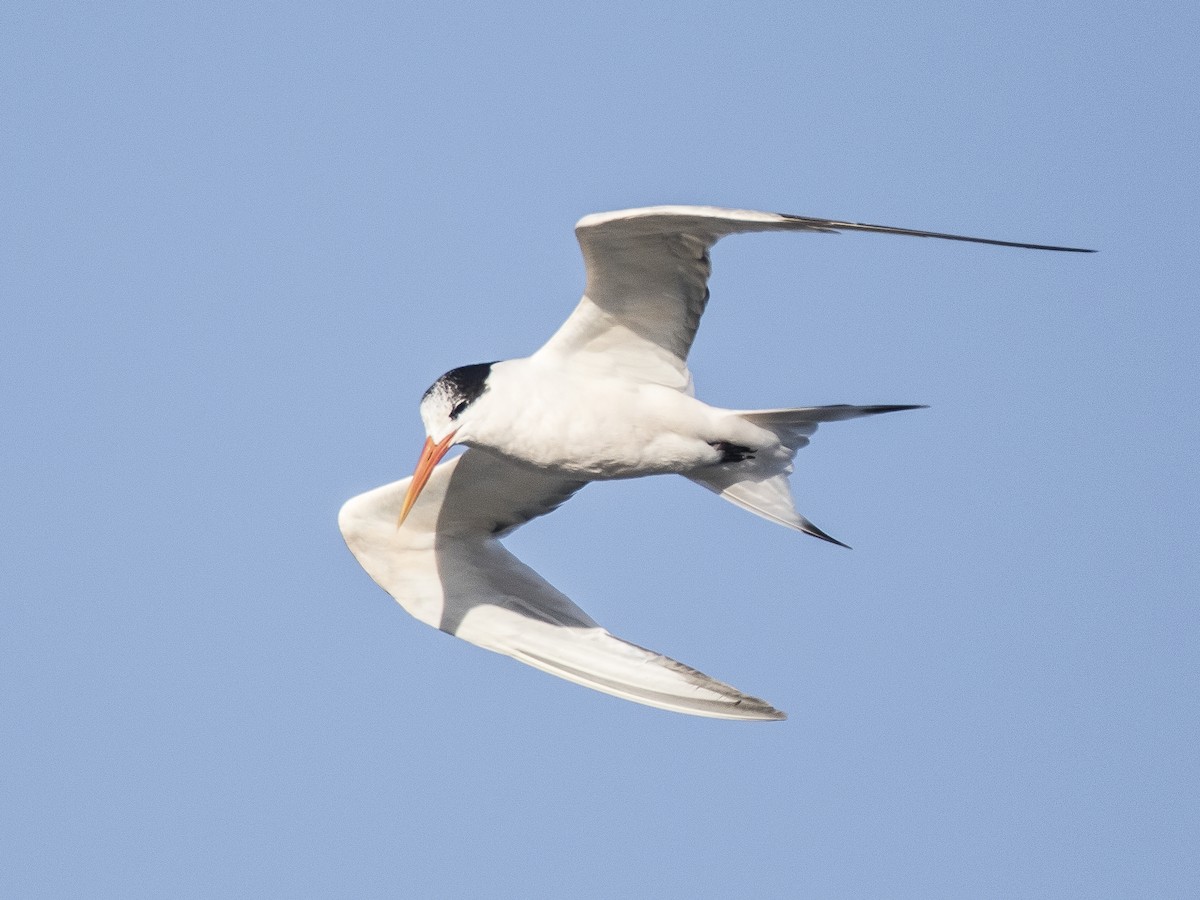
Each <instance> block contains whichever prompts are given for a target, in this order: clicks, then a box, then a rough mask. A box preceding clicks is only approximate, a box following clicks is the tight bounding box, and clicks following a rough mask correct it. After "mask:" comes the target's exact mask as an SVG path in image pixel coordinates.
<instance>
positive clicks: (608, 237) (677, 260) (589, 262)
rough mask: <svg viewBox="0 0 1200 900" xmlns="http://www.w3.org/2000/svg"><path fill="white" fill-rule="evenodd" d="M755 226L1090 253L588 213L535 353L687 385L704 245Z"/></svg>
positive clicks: (702, 294)
mask: <svg viewBox="0 0 1200 900" xmlns="http://www.w3.org/2000/svg"><path fill="white" fill-rule="evenodd" d="M754 231H809V232H838V231H871V232H879V233H883V234H900V235H908V236H910V237H932V238H943V239H945V240H952V241H969V242H971V243H977V244H994V245H997V246H1001V247H1024V248H1027V249H1033V250H1066V251H1074V252H1090V251H1080V250H1078V248H1074V247H1052V246H1047V245H1043V244H1024V243H1015V242H1012V241H996V240H991V239H989V238H976V237H967V236H965V235H958V234H945V233H942V232H936V231H918V230H915V229H911V228H895V227H892V226H889V225H868V224H865V223H861V222H842V221H838V220H837V219H821V218H814V217H811V216H789V215H782V214H779V213H767V212H755V211H753V210H744V209H720V208H717V207H711V206H650V207H645V208H642V209H626V210H619V211H617V212H607V213H596V214H593V215H590V216H585V217H584V218H582V219H580V220H579V222H578V223H577V224H576V226H575V234H576V237H578V239H579V246H580V249H581V250H582V251H583V260H584V264H585V265H586V267H587V287H586V288H585V290H584V295H583V298H582V299H581V300H580V302H579V305H578V306H577V307H576V309H575V311H574V312H573V313H572V314H571V316H570V318H568V319H567V321H566V322H565V323H564V324H563V325H562V327H561V328H560V329H559V330H558V331H557V332H556V333H555V334H554V336H553V337H552V338H551V339H550V341H549V342H548V343H547V344H546V345H545V346H544V347H543V348H542V349H541V350H540V351H539V353H543V354H558V355H561V356H570V357H572V361H573V362H575V363H576V364H578V365H581V366H588V367H591V368H593V369H599V370H609V371H619V372H621V373H622V374H623V375H624V376H625V377H628V378H635V379H639V380H643V381H648V382H653V383H656V384H664V385H668V386H671V387H675V388H678V389H680V390H685V391H686V390H690V384H691V379H690V376H689V374H688V371H687V356H688V352H689V350H690V349H691V346H692V341H693V339H694V338H695V336H696V329H697V328H698V327H699V325H700V317H701V316H702V315H703V313H704V307H705V305H706V304H707V303H708V276H709V273H710V271H711V264H710V262H709V256H708V251H709V249H710V248H711V247H712V245H713V244H715V243H716V242H717V241H718V240H720V239H721V238H722V237H725V236H726V235H730V234H741V233H744V232H754Z"/></svg>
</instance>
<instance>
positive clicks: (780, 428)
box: [688, 404, 922, 547]
mask: <svg viewBox="0 0 1200 900" xmlns="http://www.w3.org/2000/svg"><path fill="white" fill-rule="evenodd" d="M921 408H922V407H920V406H849V405H846V404H839V405H837V406H809V407H800V408H797V409H760V410H743V411H739V412H737V413H736V415H738V416H740V417H741V418H743V419H745V420H746V421H748V422H750V423H751V424H754V425H757V426H759V427H760V428H765V429H767V430H768V431H771V432H774V434H775V436H776V437H777V438H778V439H779V444H778V445H777V446H775V447H771V448H767V449H766V450H763V451H759V452H757V453H755V454H754V455H753V456H752V457H750V458H747V459H744V460H740V461H738V462H730V463H722V464H718V465H715V466H712V467H710V468H708V469H703V470H701V471H699V472H693V473H691V474H690V475H688V478H690V479H691V480H692V481H694V482H696V483H697V484H699V485H701V486H703V487H706V488H708V489H709V490H710V491H714V492H716V493H717V494H720V495H721V496H722V497H723V498H725V499H726V500H728V501H729V502H730V503H735V504H737V505H738V506H740V507H742V509H746V510H749V511H750V512H752V513H754V514H755V515H759V516H762V517H763V518H764V519H769V520H770V521H772V522H777V523H778V524H780V525H784V526H786V527H788V528H794V529H796V530H797V531H803V532H804V533H805V534H811V535H812V536H813V537H818V538H821V540H824V541H829V542H830V543H832V544H837V545H839V546H841V547H845V546H847V545H846V544H843V543H842V542H841V541H839V540H837V539H836V538H833V537H830V536H829V535H828V534H826V533H825V532H824V531H822V530H821V529H820V528H818V527H817V526H816V525H814V524H813V523H812V522H810V521H809V520H808V519H806V518H805V517H804V516H802V515H800V513H798V512H796V507H795V504H794V503H793V501H792V492H791V488H790V487H789V486H788V476H789V475H791V474H792V458H793V457H794V456H795V455H796V451H797V450H799V449H800V448H801V447H804V446H807V444H808V439H809V438H810V437H811V436H812V434H813V432H815V431H816V430H817V424H818V423H820V422H840V421H842V420H844V419H856V418H858V417H860V416H872V415H876V414H878V413H885V412H897V411H899V410H905V409H921Z"/></svg>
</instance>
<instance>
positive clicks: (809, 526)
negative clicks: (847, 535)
mask: <svg viewBox="0 0 1200 900" xmlns="http://www.w3.org/2000/svg"><path fill="white" fill-rule="evenodd" d="M800 530H801V531H803V532H804V533H805V534H809V535H812V536H813V537H815V538H820V539H821V540H823V541H829V543H831V544H837V545H838V546H839V547H845V548H846V549H847V550H852V549H853V548H852V547H851V546H850V545H849V544H844V543H842V542H841V541H839V540H838V539H837V538H835V537H834V536H833V535H830V534H826V533H825V532H824V531H822V530H821V529H820V528H818V527H817V526H816V525H814V524H813V523H812V522H810V521H809V520H808V519H806V518H804V516H800Z"/></svg>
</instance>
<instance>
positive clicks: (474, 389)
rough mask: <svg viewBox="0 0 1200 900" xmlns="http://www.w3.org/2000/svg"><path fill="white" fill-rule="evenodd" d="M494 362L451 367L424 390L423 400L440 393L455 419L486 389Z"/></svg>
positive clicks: (452, 417) (451, 416)
mask: <svg viewBox="0 0 1200 900" xmlns="http://www.w3.org/2000/svg"><path fill="white" fill-rule="evenodd" d="M493 364H494V363H490V362H486V363H474V364H473V365H470V366H459V367H458V368H457V369H451V370H450V371H449V372H447V373H446V374H445V375H443V376H442V377H441V378H439V379H438V380H437V381H435V382H434V383H433V384H432V385H430V387H429V390H427V391H426V392H425V397H422V398H421V399H422V400H424V399H425V398H426V397H429V396H431V395H433V394H441V395H443V396H445V397H446V398H447V400H448V401H449V403H450V418H451V419H457V418H458V416H459V413H461V412H462V411H463V410H464V409H466V408H467V407H468V406H470V405H471V404H472V403H473V402H474V401H475V400H476V398H478V397H479V395H480V394H482V393H483V392H484V391H485V390H486V389H487V377H488V374H489V373H490V372H491V371H492V365H493Z"/></svg>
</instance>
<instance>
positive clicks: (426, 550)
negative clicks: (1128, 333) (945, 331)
mask: <svg viewBox="0 0 1200 900" xmlns="http://www.w3.org/2000/svg"><path fill="white" fill-rule="evenodd" d="M842 230H847V231H873V232H883V233H887V234H902V235H910V236H914V237H935V238H945V239H949V240H955V241H971V242H974V243H981V244H997V245H1000V246H1008V247H1025V248H1029V249H1037V250H1064V251H1072V252H1091V251H1083V250H1080V249H1079V248H1074V247H1051V246H1045V245H1041V244H1024V243H1014V242H1010V241H995V240H989V239H986V238H974V237H966V236H963V235H956V234H940V233H937V232H929V231H914V230H912V229H907V228H892V227H889V226H883V225H865V224H861V223H854V222H839V221H836V220H832V219H818V218H809V217H804V216H789V215H778V214H775V213H763V212H753V211H749V210H734V209H718V208H715V207H693V206H657V207H648V208H644V209H630V210H621V211H618V212H608V213H597V214H594V215H590V216H585V217H584V218H582V219H580V220H579V222H578V224H577V225H576V226H575V234H576V236H577V237H578V239H579V244H580V247H581V248H582V250H583V258H584V262H585V264H586V266H587V287H586V290H585V292H584V295H583V299H582V300H580V302H579V305H578V306H577V307H576V309H575V311H574V312H573V313H572V314H571V316H570V317H569V318H568V319H567V321H566V322H565V323H564V324H563V325H562V327H561V328H559V330H558V332H557V333H556V334H554V336H553V337H551V338H550V340H549V341H548V342H547V343H546V344H545V345H544V346H543V347H542V348H541V349H540V350H538V351H537V352H536V353H534V354H533V355H532V356H530V357H528V358H525V359H513V360H507V361H504V362H494V363H481V364H477V365H470V366H463V367H460V368H457V369H452V370H451V371H449V372H447V373H446V374H445V375H443V376H442V377H441V378H439V379H438V380H437V381H435V382H434V383H433V385H432V386H431V387H430V388H429V389H428V390H427V391H426V392H425V395H424V397H423V398H422V400H421V406H420V412H421V419H422V420H423V422H424V425H425V431H426V440H425V445H424V448H423V449H422V451H421V456H420V460H419V462H418V463H417V467H416V471H415V472H414V474H413V476H412V477H411V478H406V479H404V480H402V481H397V482H394V483H392V484H388V485H384V486H383V487H379V488H376V489H375V490H372V491H368V492H367V493H365V494H361V495H359V496H357V497H354V498H353V499H351V500H349V501H347V502H346V504H345V505H344V506H343V507H342V509H341V512H340V513H339V515H338V524H339V527H340V528H341V531H342V534H343V536H344V537H345V539H346V543H347V545H348V546H349V548H350V550H351V552H352V553H353V554H354V556H355V557H356V558H357V559H358V561H359V562H360V563H361V564H362V566H363V568H364V569H366V571H367V572H368V573H369V574H370V576H371V577H372V578H373V579H375V581H376V582H377V583H378V584H379V585H380V586H381V587H382V588H384V590H386V591H387V592H388V593H389V594H391V595H392V596H393V597H394V598H395V599H396V600H397V601H399V603H400V605H401V606H403V607H404V609H405V610H407V611H408V612H409V613H411V614H412V615H413V616H415V617H416V618H417V619H419V620H421V621H422V622H425V623H426V624H429V625H432V626H434V627H435V628H439V629H441V630H442V631H445V632H447V633H449V634H452V635H455V636H456V637H460V638H462V639H463V640H466V641H470V642H471V643H473V644H477V645H479V646H480V647H484V648H486V649H488V650H494V651H496V652H497V653H503V654H506V655H508V656H512V657H514V658H516V659H518V660H520V661H521V662H524V663H528V664H529V665H531V666H534V667H536V668H539V669H542V670H544V671H546V672H549V673H551V674H552V675H557V676H559V677H561V678H565V679H567V680H569V681H574V682H577V683H578V684H582V685H585V686H587V687H590V688H594V689H595V690H598V691H603V692H605V693H608V694H613V695H615V696H617V697H623V698H625V699H627V700H633V701H635V702H638V703H644V704H647V705H649V706H657V707H661V708H663V709H669V710H675V711H677V712H682V713H690V714H693V715H699V716H712V717H717V718H728V719H760V720H761V719H782V718H784V717H785V716H784V714H783V713H782V712H780V711H779V710H777V709H775V708H773V707H772V706H771V705H770V704H768V703H766V702H765V701H763V700H759V699H758V698H756V697H751V696H748V695H746V694H743V693H742V692H740V691H738V690H736V689H735V688H733V687H731V686H730V685H728V684H724V683H722V682H720V681H717V680H716V679H713V678H710V677H709V676H707V675H705V674H703V673H702V672H698V671H696V670H695V669H692V668H690V667H688V666H685V665H683V664H682V663H679V662H676V661H675V660H673V659H670V658H668V657H666V656H662V655H661V654H658V653H654V652H652V651H650V650H646V649H644V648H642V647H639V646H637V645H636V644H631V643H629V642H627V641H624V640H621V639H620V638H618V637H615V636H613V635H612V634H610V633H609V632H608V631H606V630H605V629H604V628H602V627H601V626H600V625H598V624H597V623H596V622H594V621H593V620H592V619H591V618H590V617H589V616H588V615H587V613H585V612H584V611H583V610H582V609H580V608H579V607H578V606H576V605H575V604H574V603H573V602H572V601H571V600H570V599H568V598H567V597H566V596H564V595H563V594H561V593H560V592H559V591H557V590H556V589H555V588H553V587H551V586H550V584H548V583H547V582H546V581H545V580H543V579H542V578H541V577H540V576H539V575H538V574H537V573H536V572H534V571H533V570H532V569H530V568H529V567H527V566H525V565H524V564H522V563H521V562H520V561H519V560H518V559H516V557H514V556H512V554H510V553H509V552H508V551H507V550H505V549H504V548H503V547H502V546H501V545H500V542H499V538H502V537H504V536H505V535H507V534H509V533H510V532H512V531H513V530H515V529H516V528H518V527H520V526H521V525H523V524H524V523H526V522H528V521H529V520H531V519H534V518H536V517H538V516H541V515H545V514H546V513H548V512H551V511H552V510H554V509H556V508H557V507H558V506H559V505H560V504H562V503H563V502H564V501H565V500H566V499H567V498H569V497H570V496H571V495H572V494H574V493H575V492H576V491H577V490H579V489H580V488H581V487H583V486H584V485H585V484H586V483H587V482H589V481H599V480H606V479H614V478H635V477H639V476H642V475H657V474H664V473H668V472H675V473H679V474H681V475H684V476H685V477H687V478H690V479H691V480H692V481H694V482H696V483H697V484H700V485H703V486H704V487H706V488H708V489H709V490H712V491H715V492H716V493H718V494H719V495H720V496H722V497H724V498H725V499H726V500H729V501H731V502H733V503H736V504H737V505H738V506H741V507H743V508H745V509H747V510H749V511H751V512H753V513H756V514H758V515H760V516H763V517H764V518H767V519H770V520H771V521H773V522H778V523H779V524H781V525H786V526H788V527H789V528H794V529H797V530H798V531H803V532H805V533H807V534H811V535H814V536H816V537H819V538H823V539H825V540H828V541H832V542H833V543H840V542H839V541H835V540H834V539H833V538H831V537H829V535H827V534H825V533H824V532H823V531H821V530H820V529H819V528H817V527H816V526H815V525H813V524H812V523H811V522H809V521H808V520H807V519H806V518H804V517H803V516H802V515H800V514H799V513H798V512H796V510H795V507H794V506H793V504H792V497H791V493H790V491H789V489H788V483H787V477H788V475H789V474H790V473H791V471H792V457H793V456H794V455H795V453H796V451H797V450H798V449H800V448H801V447H803V446H805V445H806V444H807V443H808V439H809V437H810V436H811V435H812V434H813V432H814V431H815V430H816V428H817V425H818V423H821V422H833V421H840V420H842V419H852V418H856V417H858V416H867V415H874V414H876V413H883V412H892V411H896V410H904V409H915V408H918V407H915V406H847V405H840V406H819V407H803V408H798V409H769V410H729V409H718V408H716V407H712V406H709V405H707V404H705V403H702V402H701V401H699V400H697V399H696V398H695V397H694V395H693V390H692V378H691V374H690V373H689V372H688V368H687V355H688V351H689V349H690V348H691V345H692V339H693V338H694V337H695V334H696V329H697V327H698V325H699V324H700V316H701V314H702V313H703V312H704V307H705V304H706V303H707V302H708V296H709V294H708V276H709V272H710V268H711V267H710V265H709V255H708V251H709V249H710V248H711V247H712V246H713V244H715V243H716V242H717V241H718V240H720V239H721V238H722V237H725V236H726V235H730V234H737V233H741V232H751V231H808V232H837V231H842ZM454 444H465V445H466V446H467V447H468V448H470V449H468V450H467V452H466V453H464V454H462V455H461V456H459V457H457V458H455V459H453V460H450V461H448V462H444V463H441V464H440V465H439V461H440V460H441V458H442V456H443V455H444V454H445V453H446V451H447V450H448V449H449V448H450V447H451V446H452V445H454ZM843 546H844V545H843Z"/></svg>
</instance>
